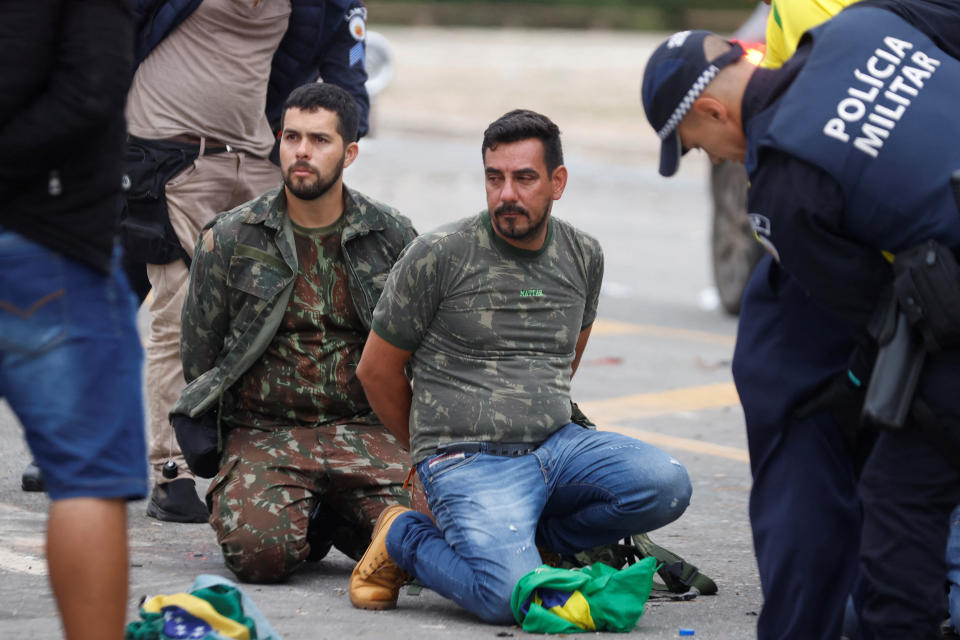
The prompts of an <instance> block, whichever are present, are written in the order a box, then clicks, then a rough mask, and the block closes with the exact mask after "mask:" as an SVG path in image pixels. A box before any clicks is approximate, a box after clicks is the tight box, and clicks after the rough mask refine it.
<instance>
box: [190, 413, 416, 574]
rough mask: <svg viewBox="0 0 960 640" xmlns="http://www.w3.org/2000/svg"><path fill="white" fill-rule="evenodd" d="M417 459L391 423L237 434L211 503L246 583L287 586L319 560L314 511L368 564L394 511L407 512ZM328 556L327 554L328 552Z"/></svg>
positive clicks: (227, 551)
mask: <svg viewBox="0 0 960 640" xmlns="http://www.w3.org/2000/svg"><path fill="white" fill-rule="evenodd" d="M408 466H409V458H408V455H407V452H406V451H404V450H403V449H402V448H401V447H400V445H399V443H398V442H397V440H396V438H394V437H393V435H392V434H391V433H390V432H389V431H387V429H386V427H383V426H382V425H367V424H337V425H328V426H323V427H317V428H307V427H291V428H288V429H278V430H276V431H257V430H253V429H235V430H233V431H231V432H230V433H229V435H228V437H227V442H226V445H225V448H224V453H223V456H222V458H221V466H220V471H219V473H217V475H216V477H214V479H213V481H212V482H211V483H210V488H209V490H208V491H207V505H208V506H209V507H210V514H211V515H210V524H211V525H213V528H214V529H215V530H216V532H217V541H218V542H219V543H220V547H221V549H222V551H223V558H224V562H225V563H226V565H227V567H228V568H229V569H230V570H231V571H233V572H234V573H235V574H236V575H237V577H238V578H239V579H240V580H244V581H247V582H275V581H278V580H282V579H284V578H285V577H286V576H288V575H289V574H290V573H292V572H293V571H294V570H295V569H296V568H297V567H299V566H300V565H301V564H303V563H304V562H305V561H306V560H307V557H308V556H309V555H310V543H309V542H308V540H307V529H308V526H309V524H310V514H311V512H312V511H313V510H314V507H316V506H317V504H318V501H319V502H320V503H321V507H322V508H321V509H318V510H317V511H318V512H320V513H322V514H323V516H322V517H323V518H326V519H327V520H335V522H319V523H317V522H315V523H314V526H315V527H316V526H317V525H319V526H321V527H323V528H326V530H327V532H328V533H329V538H330V541H331V542H332V543H333V545H334V546H336V547H337V548H338V549H340V550H341V551H342V552H344V553H345V554H346V555H348V556H350V557H351V558H353V559H355V560H356V559H359V558H360V557H361V556H362V555H363V552H364V550H365V549H366V547H367V544H368V543H369V541H370V534H371V533H372V531H373V523H374V522H375V521H376V519H377V516H378V515H380V512H381V511H383V509H384V508H386V507H387V506H390V505H393V504H402V505H404V506H407V505H408V503H409V495H408V493H407V492H406V491H405V490H403V489H402V484H403V480H404V478H405V477H406V470H407V468H408ZM321 553H323V551H322V550H321Z"/></svg>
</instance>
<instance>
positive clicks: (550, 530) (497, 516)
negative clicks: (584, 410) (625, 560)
mask: <svg viewBox="0 0 960 640" xmlns="http://www.w3.org/2000/svg"><path fill="white" fill-rule="evenodd" d="M417 472H418V473H419V475H420V480H421V481H422V482H423V486H424V489H425V491H426V494H427V500H428V503H429V505H430V509H431V511H432V512H433V515H434V517H435V518H436V520H437V524H436V525H434V524H433V522H432V521H431V520H430V518H429V517H427V516H426V515H424V514H422V513H418V512H414V511H411V512H407V513H404V514H402V515H400V516H399V517H398V518H397V519H396V520H395V521H394V523H393V525H392V526H391V527H390V531H389V533H388V534H387V551H388V553H389V554H390V557H391V558H392V559H393V560H394V561H395V562H396V563H397V564H398V565H399V566H400V567H401V568H402V569H404V570H405V571H407V572H409V573H411V574H413V575H414V576H416V577H417V578H418V579H419V580H420V581H421V582H422V583H423V584H425V585H426V586H428V587H430V588H431V589H433V590H435V591H436V592H437V593H439V594H441V595H443V596H445V597H447V598H450V599H451V600H453V601H454V602H456V603H457V604H459V605H460V606H462V607H463V608H464V609H467V610H468V611H471V612H473V613H474V614H476V615H477V616H479V617H480V618H482V619H483V620H485V621H487V622H491V623H496V624H512V623H513V621H514V620H513V614H512V612H511V610H510V594H511V593H512V591H513V587H514V584H516V582H517V580H519V579H520V578H521V577H522V576H524V575H525V574H527V573H529V572H530V571H532V570H534V569H536V568H537V567H538V566H539V565H540V564H541V560H540V553H539V551H538V549H537V547H538V546H540V547H542V548H544V549H545V550H548V551H554V552H558V553H562V554H572V553H576V552H578V551H582V550H584V549H589V548H591V547H595V546H597V545H601V544H608V543H611V542H615V541H617V540H618V539H620V538H623V537H625V536H629V535H632V534H635V533H640V532H646V531H652V530H653V529H657V528H659V527H662V526H664V525H666V524H668V523H670V522H672V521H674V520H676V519H677V518H678V517H680V514H682V513H683V512H684V510H685V509H686V508H687V505H688V504H689V502H690V493H691V491H692V487H691V486H690V478H689V477H688V476H687V471H686V469H684V467H683V465H681V464H680V463H679V462H678V461H677V460H675V459H674V458H672V457H670V456H669V455H667V454H666V453H664V452H663V451H660V450H659V449H657V448H655V447H652V446H650V445H648V444H646V443H643V442H640V441H639V440H635V439H633V438H629V437H627V436H623V435H620V434H617V433H609V432H604V431H594V430H591V429H585V428H583V427H580V426H578V425H575V424H568V425H566V426H564V427H562V428H561V429H559V430H558V431H556V432H555V433H554V434H553V435H552V436H550V438H549V439H547V441H546V442H544V443H543V444H542V445H541V446H540V447H539V448H538V449H537V450H536V451H534V452H533V453H531V454H528V455H525V456H520V457H517V458H508V457H501V456H494V455H490V454H487V453H483V452H481V453H473V454H463V453H461V454H452V455H451V454H446V455H442V456H435V457H433V458H427V459H426V460H424V461H423V462H421V463H419V464H418V465H417Z"/></svg>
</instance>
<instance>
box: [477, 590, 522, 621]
mask: <svg viewBox="0 0 960 640" xmlns="http://www.w3.org/2000/svg"><path fill="white" fill-rule="evenodd" d="M478 605H479V606H478V607H477V608H476V609H475V610H474V613H475V614H476V615H477V616H478V617H479V618H480V619H481V620H483V621H484V622H486V623H487V624H500V625H507V624H516V620H515V619H514V617H513V609H512V608H511V607H510V595H508V596H507V597H506V598H503V597H499V596H490V597H488V598H484V599H483V600H482V601H481V602H479V603H478Z"/></svg>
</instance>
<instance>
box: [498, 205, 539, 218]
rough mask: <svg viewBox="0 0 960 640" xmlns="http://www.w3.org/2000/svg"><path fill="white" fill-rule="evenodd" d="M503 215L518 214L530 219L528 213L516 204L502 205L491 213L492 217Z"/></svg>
mask: <svg viewBox="0 0 960 640" xmlns="http://www.w3.org/2000/svg"><path fill="white" fill-rule="evenodd" d="M504 213H518V214H520V215H522V216H526V217H528V218H529V217H530V212H529V211H527V210H526V209H524V208H523V207H521V206H520V205H516V204H502V205H500V206H499V207H497V208H496V209H494V211H493V215H495V216H499V215H503V214H504Z"/></svg>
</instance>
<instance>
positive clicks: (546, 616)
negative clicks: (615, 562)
mask: <svg viewBox="0 0 960 640" xmlns="http://www.w3.org/2000/svg"><path fill="white" fill-rule="evenodd" d="M656 570H657V560H656V558H653V557H647V558H643V559H642V560H640V561H639V562H636V563H635V564H632V565H629V566H627V567H625V568H623V569H620V570H617V569H614V568H612V567H609V566H607V565H605V564H603V563H600V562H597V563H595V564H592V565H590V566H588V567H583V568H581V569H557V568H554V567H550V566H547V565H542V566H540V567H538V568H537V569H534V570H533V571H531V572H530V573H528V574H527V575H525V576H523V577H522V578H520V580H519V581H517V584H516V586H514V588H513V595H512V597H511V598H510V606H511V607H512V609H513V617H514V618H516V620H517V623H518V624H520V625H521V626H522V627H523V630H524V631H526V632H528V633H577V632H580V631H630V630H631V629H633V627H634V625H636V624H637V620H639V619H640V616H642V615H643V607H644V605H645V604H646V602H647V598H648V597H650V589H651V588H652V587H653V574H654V572H656Z"/></svg>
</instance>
